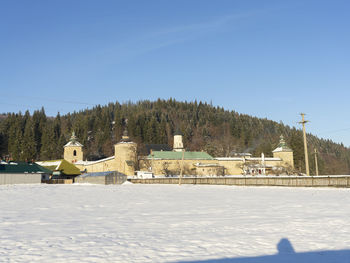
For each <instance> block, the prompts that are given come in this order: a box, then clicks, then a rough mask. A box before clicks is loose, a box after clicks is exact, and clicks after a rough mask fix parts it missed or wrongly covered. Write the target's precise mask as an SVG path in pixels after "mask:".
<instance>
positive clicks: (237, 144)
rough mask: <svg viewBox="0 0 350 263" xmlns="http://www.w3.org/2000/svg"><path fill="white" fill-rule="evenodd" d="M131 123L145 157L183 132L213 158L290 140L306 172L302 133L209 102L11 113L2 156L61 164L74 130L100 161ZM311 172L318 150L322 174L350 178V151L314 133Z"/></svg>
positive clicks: (5, 119)
mask: <svg viewBox="0 0 350 263" xmlns="http://www.w3.org/2000/svg"><path fill="white" fill-rule="evenodd" d="M126 119H127V120H128V122H127V123H128V125H127V130H128V132H129V136H130V137H131V138H132V140H134V141H135V142H137V143H138V144H139V154H140V155H143V154H145V147H144V145H145V144H168V145H170V146H172V144H173V135H174V132H175V131H176V130H177V129H179V130H180V131H181V132H182V133H183V135H184V136H183V138H184V145H185V146H186V149H188V150H190V151H201V150H204V151H206V152H208V153H209V154H211V155H212V156H216V157H219V156H225V157H228V156H233V155H234V154H235V153H237V152H250V153H252V154H253V155H255V156H259V155H260V154H261V153H264V154H265V156H272V150H273V149H274V148H275V147H276V146H277V144H278V142H279V136H280V135H281V134H282V135H284V137H285V139H286V141H287V144H288V145H289V147H290V148H292V149H293V151H294V161H295V167H296V169H297V170H300V171H304V170H305V164H304V148H303V139H302V132H301V130H300V129H296V128H295V127H289V126H288V125H284V124H283V123H278V122H275V121H271V120H268V119H263V118H257V117H252V116H249V115H246V114H240V113H237V112H235V111H228V110H225V109H224V108H222V107H214V106H212V105H211V104H208V103H205V102H204V103H203V102H197V101H194V102H178V101H176V100H174V99H169V100H161V99H158V100H157V101H148V100H145V101H139V102H136V103H133V102H127V103H122V104H121V103H119V102H115V103H109V104H108V105H105V106H101V105H97V106H95V107H93V108H92V109H86V110H82V111H79V112H73V113H68V114H66V115H62V116H61V115H60V114H57V116H55V117H50V116H46V114H45V110H44V108H42V109H41V110H36V111H34V112H33V114H30V113H29V111H26V112H25V113H24V114H22V113H21V112H19V113H7V114H2V115H1V116H0V156H2V158H6V157H7V158H11V159H13V160H24V161H25V160H27V161H29V160H53V159H61V158H62V156H63V146H64V145H65V144H66V143H67V142H68V140H69V138H70V136H71V133H72V131H73V130H74V131H75V133H76V135H77V137H78V140H79V141H80V142H81V143H82V144H83V145H84V156H85V157H84V158H86V159H88V160H96V159H100V158H103V157H107V156H111V155H113V154H114V152H113V151H114V147H113V145H114V144H115V143H117V142H118V141H119V140H120V138H121V135H122V133H123V130H124V129H125V123H126ZM307 137H308V146H309V152H310V156H309V160H310V171H311V173H314V170H315V166H314V161H313V160H314V156H313V154H312V153H313V150H314V149H317V151H318V152H319V155H318V161H319V170H320V173H321V174H349V173H350V150H349V149H348V148H346V147H344V145H342V144H337V143H334V142H332V141H331V140H325V139H320V138H318V137H316V136H313V135H311V134H308V136H307Z"/></svg>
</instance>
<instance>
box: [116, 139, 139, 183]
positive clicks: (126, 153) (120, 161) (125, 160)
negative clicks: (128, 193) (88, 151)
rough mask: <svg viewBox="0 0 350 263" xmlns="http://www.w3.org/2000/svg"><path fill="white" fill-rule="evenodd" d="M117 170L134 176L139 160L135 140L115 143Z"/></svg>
mask: <svg viewBox="0 0 350 263" xmlns="http://www.w3.org/2000/svg"><path fill="white" fill-rule="evenodd" d="M114 153H115V160H116V164H117V167H116V170H117V171H118V172H121V173H123V174H126V175H130V176H133V175H134V173H135V166H136V162H137V144H136V143H134V142H119V143H117V144H115V145H114Z"/></svg>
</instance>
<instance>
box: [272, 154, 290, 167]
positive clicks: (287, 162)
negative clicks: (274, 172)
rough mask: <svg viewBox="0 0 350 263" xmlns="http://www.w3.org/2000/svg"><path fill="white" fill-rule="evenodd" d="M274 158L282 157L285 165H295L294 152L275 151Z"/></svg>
mask: <svg viewBox="0 0 350 263" xmlns="http://www.w3.org/2000/svg"><path fill="white" fill-rule="evenodd" d="M273 157H274V158H281V159H282V160H283V161H282V163H283V165H284V166H290V167H294V158H293V152H274V153H273Z"/></svg>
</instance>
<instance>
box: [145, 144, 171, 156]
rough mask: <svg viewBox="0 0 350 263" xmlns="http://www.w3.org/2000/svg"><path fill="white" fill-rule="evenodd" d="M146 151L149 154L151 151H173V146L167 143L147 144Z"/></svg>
mask: <svg viewBox="0 0 350 263" xmlns="http://www.w3.org/2000/svg"><path fill="white" fill-rule="evenodd" d="M145 147H146V151H147V154H150V153H151V150H152V151H171V150H172V149H171V147H170V146H169V145H167V144H146V145H145Z"/></svg>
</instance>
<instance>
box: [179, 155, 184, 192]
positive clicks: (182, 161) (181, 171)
mask: <svg viewBox="0 0 350 263" xmlns="http://www.w3.org/2000/svg"><path fill="white" fill-rule="evenodd" d="M184 158H185V149H182V160H181V170H180V178H179V185H181V180H182V173H183V169H184Z"/></svg>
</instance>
